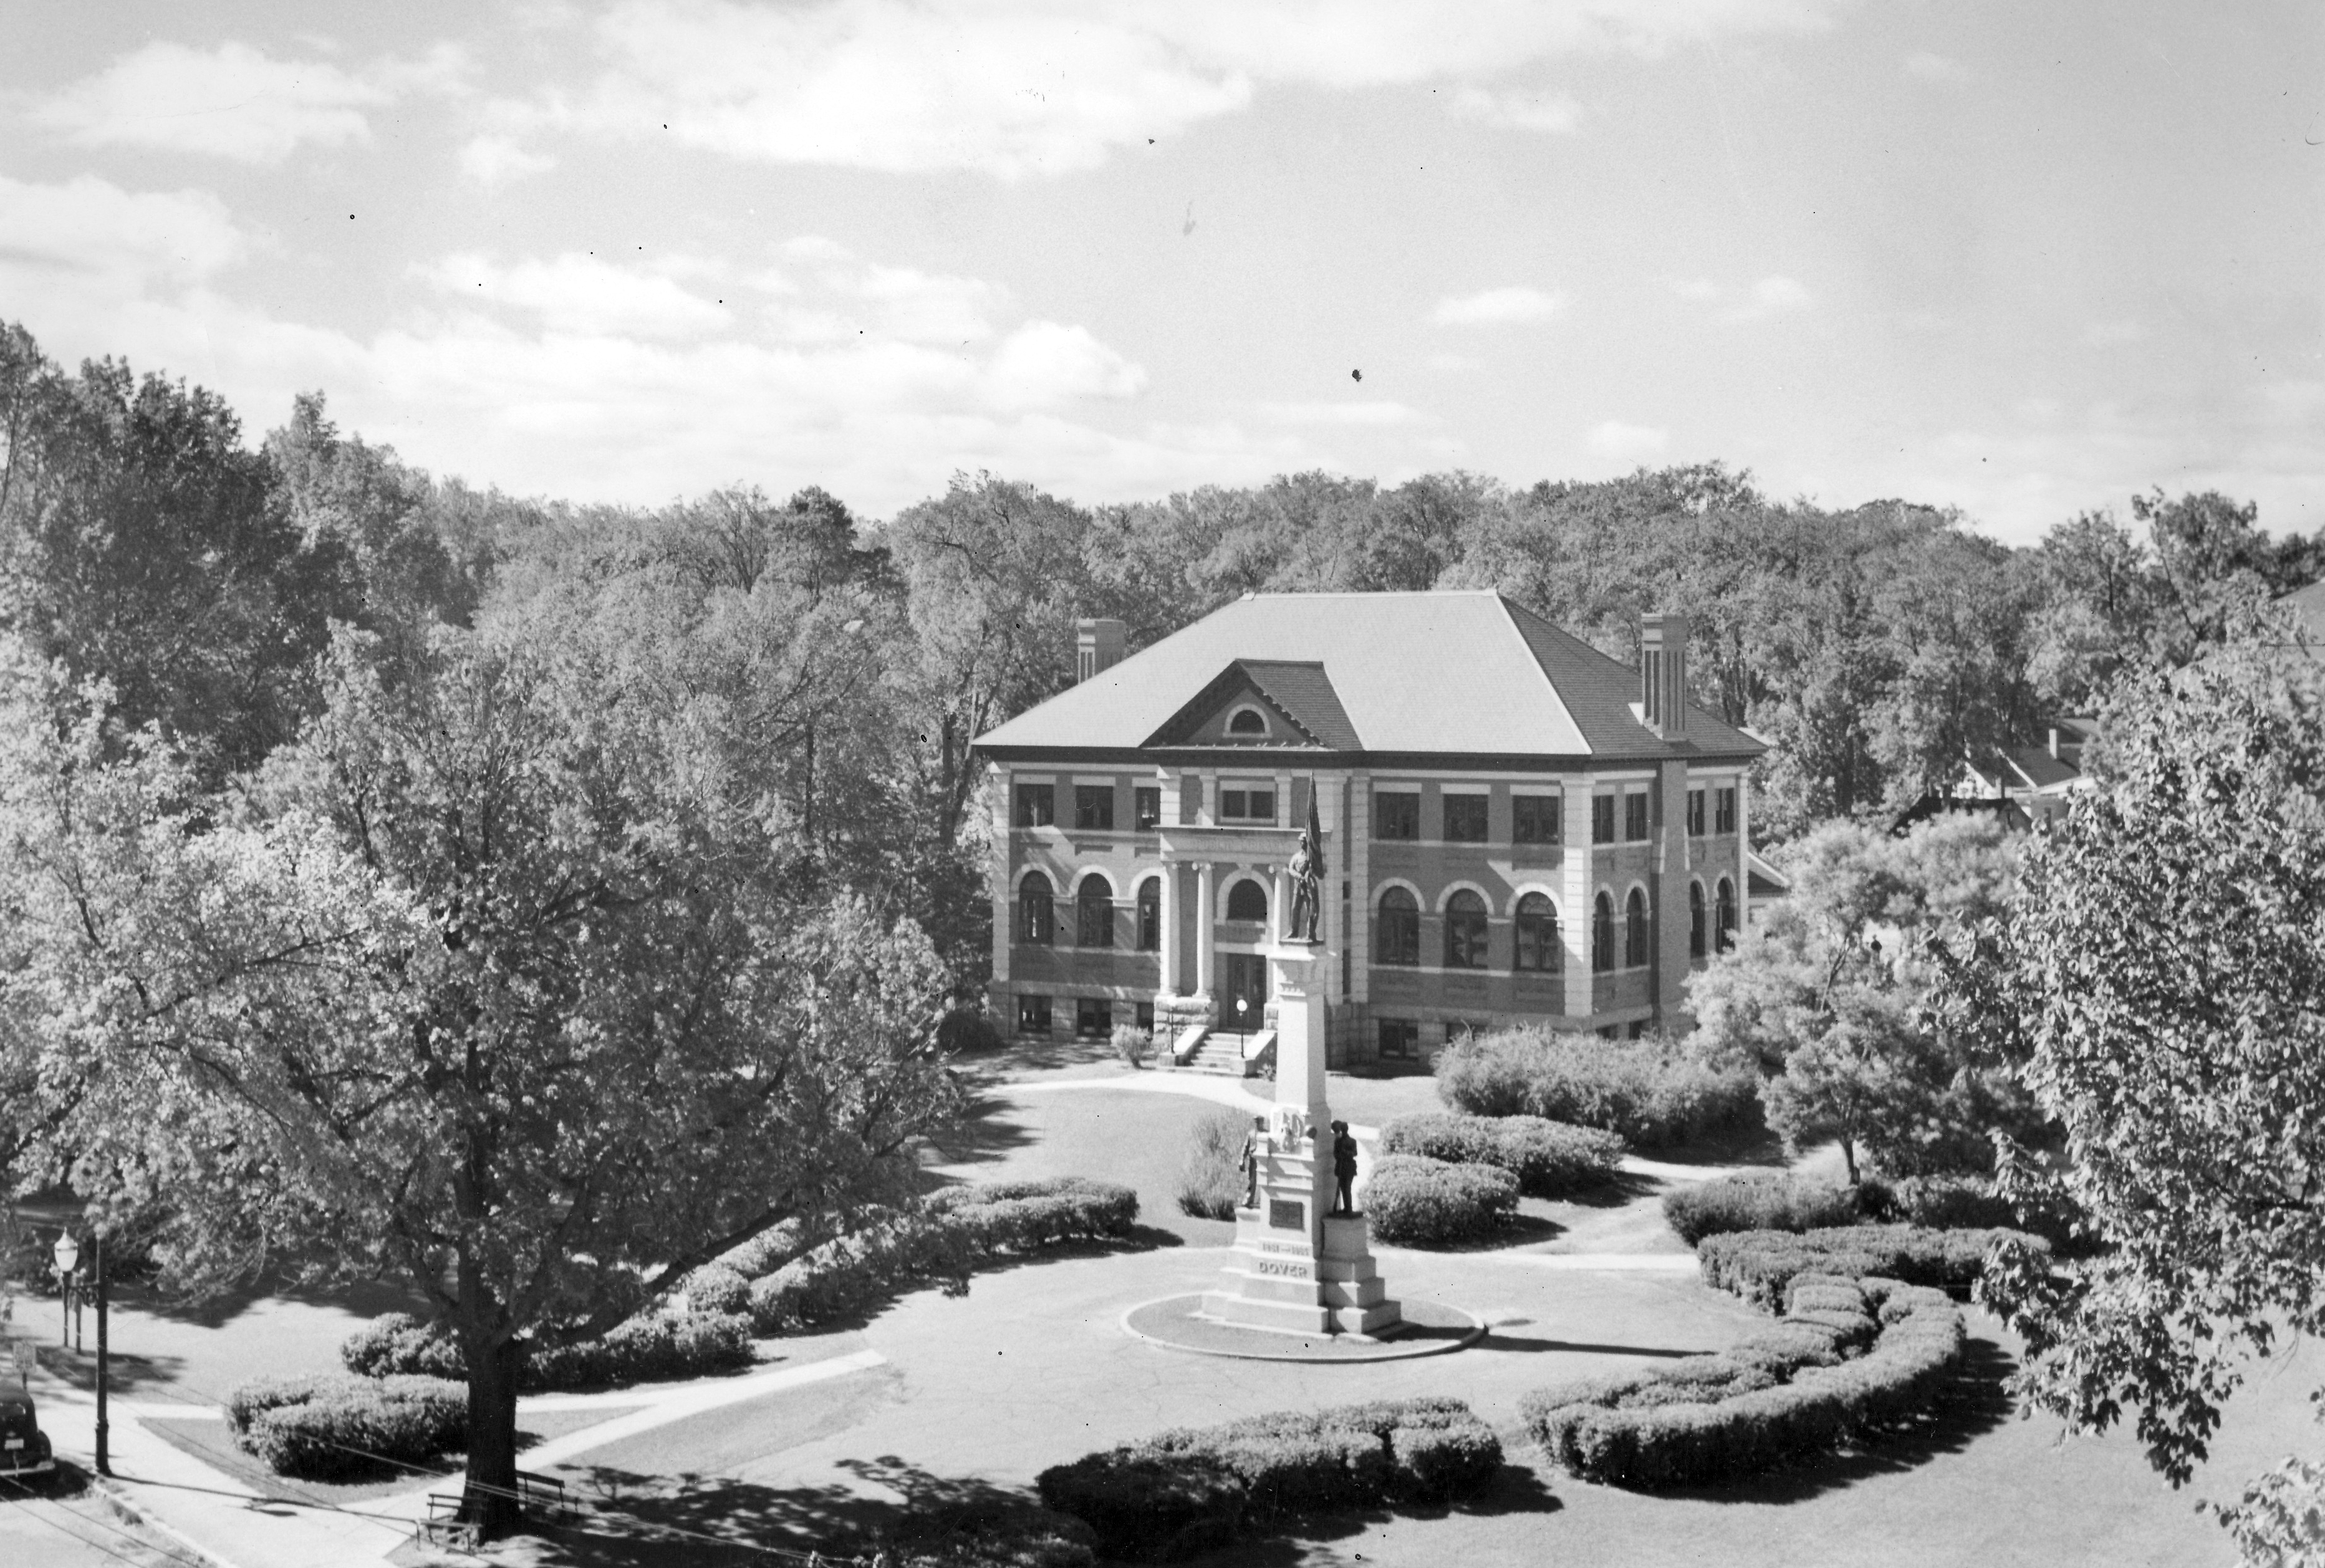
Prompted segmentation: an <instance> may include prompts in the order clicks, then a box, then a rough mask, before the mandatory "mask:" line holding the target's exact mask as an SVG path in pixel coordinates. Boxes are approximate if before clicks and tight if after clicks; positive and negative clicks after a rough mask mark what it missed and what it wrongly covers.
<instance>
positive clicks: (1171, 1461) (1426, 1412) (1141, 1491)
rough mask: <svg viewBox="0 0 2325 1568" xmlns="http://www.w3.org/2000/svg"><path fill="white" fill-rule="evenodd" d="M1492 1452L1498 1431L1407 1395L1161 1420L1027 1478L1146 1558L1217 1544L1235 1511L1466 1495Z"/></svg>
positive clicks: (1126, 1550) (1125, 1549)
mask: <svg viewBox="0 0 2325 1568" xmlns="http://www.w3.org/2000/svg"><path fill="white" fill-rule="evenodd" d="M1501 1462H1502V1447H1501V1443H1500V1441H1499V1440H1498V1439H1497V1438H1496V1437H1495V1436H1494V1434H1493V1433H1492V1431H1491V1430H1490V1429H1488V1428H1487V1426H1486V1425H1485V1424H1484V1423H1482V1422H1480V1421H1479V1420H1478V1419H1477V1416H1475V1415H1472V1414H1471V1413H1470V1411H1469V1407H1468V1406H1466V1405H1464V1404H1462V1403H1460V1402H1459V1400H1453V1399H1414V1400H1406V1401H1401V1402H1389V1401H1385V1402H1381V1403H1378V1404H1371V1405H1350V1406H1340V1407H1338V1408H1336V1409H1330V1410H1319V1411H1312V1412H1299V1413H1286V1414H1283V1415H1261V1416H1254V1417H1251V1418H1249V1419H1247V1420H1243V1421H1234V1422H1229V1423H1228V1424H1226V1425H1224V1426H1212V1427H1203V1428H1200V1429H1182V1430H1180V1431H1174V1432H1165V1433H1160V1434H1159V1435H1157V1436H1154V1437H1151V1438H1148V1439H1146V1440H1144V1442H1141V1443H1125V1444H1124V1445H1122V1446H1121V1447H1119V1448H1114V1449H1109V1450H1107V1451H1105V1452H1099V1453H1093V1454H1088V1455H1087V1456H1085V1457H1083V1458H1081V1459H1079V1460H1077V1461H1074V1462H1073V1463H1072V1464H1068V1465H1059V1466H1056V1467H1054V1468H1052V1469H1050V1470H1047V1471H1042V1474H1041V1476H1040V1477H1039V1478H1038V1480H1036V1481H1035V1483H1034V1484H1035V1486H1036V1487H1037V1488H1038V1489H1039V1490H1040V1492H1041V1494H1042V1501H1043V1502H1044V1503H1045V1504H1047V1505H1048V1506H1049V1507H1051V1508H1055V1509H1057V1510H1059V1511H1060V1512H1061V1513H1069V1514H1072V1515H1075V1516H1076V1517H1079V1518H1080V1519H1082V1520H1083V1521H1084V1522H1086V1523H1087V1524H1088V1525H1089V1526H1090V1527H1091V1529H1092V1530H1093V1531H1094V1532H1095V1533H1096V1535H1097V1537H1098V1550H1099V1551H1100V1552H1102V1553H1104V1554H1107V1555H1109V1556H1116V1557H1125V1558H1130V1559H1133V1560H1137V1561H1149V1562H1152V1561H1160V1560H1163V1559H1166V1558H1170V1557H1176V1556H1186V1555H1189V1554H1191V1553H1192V1552H1195V1551H1198V1550H1203V1549H1206V1548H1209V1547H1210V1546H1214V1545H1220V1544H1222V1543H1223V1542H1224V1541H1225V1540H1226V1539H1227V1537H1228V1536H1231V1535H1232V1534H1233V1533H1234V1532H1235V1530H1236V1528H1237V1526H1238V1525H1239V1524H1240V1523H1241V1522H1243V1521H1244V1520H1246V1519H1247V1518H1248V1519H1254V1520H1260V1521H1267V1520H1273V1519H1274V1518H1276V1517H1281V1516H1283V1515H1285V1514H1298V1513H1306V1512H1311V1511H1316V1510H1323V1509H1339V1508H1362V1507H1367V1506H1374V1505H1378V1504H1382V1503H1397V1502H1442V1501H1446V1500H1449V1499H1451V1498H1460V1497H1468V1496H1470V1495H1473V1494H1474V1493H1476V1492H1477V1491H1478V1490H1480V1489H1483V1488H1484V1487H1486V1486H1487V1485H1488V1484H1490V1483H1491V1482H1492V1480H1493V1477H1494V1472H1495V1471H1497V1470H1498V1469H1500V1468H1501Z"/></svg>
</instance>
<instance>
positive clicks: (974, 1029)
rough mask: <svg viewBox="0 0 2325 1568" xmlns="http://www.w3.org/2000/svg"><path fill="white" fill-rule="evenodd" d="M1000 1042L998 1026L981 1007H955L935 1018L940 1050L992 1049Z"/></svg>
mask: <svg viewBox="0 0 2325 1568" xmlns="http://www.w3.org/2000/svg"><path fill="white" fill-rule="evenodd" d="M1000 1044H1001V1030H1000V1027H999V1025H996V1024H995V1023H994V1021H993V1015H992V1014H990V1013H988V1012H987V1011H986V1010H985V1009H984V1008H982V1007H955V1008H954V1009H953V1010H952V1011H950V1012H949V1013H947V1014H946V1015H945V1016H943V1017H941V1018H940V1019H938V1020H937V1049H938V1050H940V1051H943V1052H947V1053H950V1052H955V1051H993V1050H997V1049H999V1047H1000Z"/></svg>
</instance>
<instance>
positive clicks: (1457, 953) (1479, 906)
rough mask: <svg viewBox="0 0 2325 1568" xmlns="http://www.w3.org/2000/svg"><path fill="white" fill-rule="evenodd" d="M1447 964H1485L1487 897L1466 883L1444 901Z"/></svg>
mask: <svg viewBox="0 0 2325 1568" xmlns="http://www.w3.org/2000/svg"><path fill="white" fill-rule="evenodd" d="M1445 967H1446V968H1447V969H1449V970H1482V969H1484V968H1485V967H1486V901H1485V900H1484V899H1482V898H1480V897H1478V896H1477V895H1476V894H1474V893H1472V892H1470V891H1469V890H1468V888H1466V887H1464V888H1462V889H1461V890H1460V891H1459V893H1456V894H1455V895H1453V896H1452V897H1450V898H1449V899H1447V900H1446V901H1445Z"/></svg>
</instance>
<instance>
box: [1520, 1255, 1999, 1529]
mask: <svg viewBox="0 0 2325 1568" xmlns="http://www.w3.org/2000/svg"><path fill="white" fill-rule="evenodd" d="M1798 1294H1799V1295H1800V1296H1801V1297H1802V1299H1804V1300H1811V1301H1815V1302H1818V1303H1822V1304H1818V1305H1809V1306H1803V1307H1802V1309H1801V1310H1799V1311H1798V1312H1796V1313H1792V1314H1791V1315H1788V1316H1787V1317H1786V1319H1785V1320H1784V1322H1783V1329H1782V1336H1783V1337H1781V1338H1779V1337H1777V1336H1764V1337H1762V1338H1761V1339H1759V1340H1758V1341H1746V1345H1744V1346H1739V1347H1738V1348H1737V1350H1731V1351H1728V1352H1726V1353H1724V1354H1721V1355H1716V1356H1690V1357H1688V1358H1686V1359H1681V1360H1678V1361H1672V1362H1670V1363H1667V1364H1666V1365H1664V1366H1662V1367H1656V1368H1652V1369H1647V1370H1645V1371H1642V1372H1637V1373H1633V1374H1630V1375H1628V1376H1626V1377H1619V1378H1598V1379H1593V1380H1591V1381H1589V1382H1587V1383H1579V1384H1569V1385H1567V1386H1565V1387H1557V1388H1549V1389H1542V1390H1539V1391H1537V1392H1535V1393H1533V1394H1531V1395H1528V1396H1526V1398H1525V1399H1524V1401H1522V1402H1521V1406H1520V1408H1521V1414H1522V1415H1523V1417H1524V1421H1525V1424H1526V1428H1527V1430H1528V1431H1529V1432H1530V1433H1532V1434H1533V1438H1534V1441H1536V1442H1537V1443H1541V1444H1542V1449H1543V1451H1544V1452H1547V1453H1548V1454H1549V1455H1550V1457H1551V1458H1552V1460H1553V1461H1556V1462H1557V1463H1558V1464H1559V1465H1560V1466H1561V1468H1562V1469H1564V1470H1566V1471H1569V1472H1570V1473H1571V1474H1574V1475H1578V1476H1580V1477H1582V1478H1583V1479H1585V1480H1596V1481H1607V1482H1610V1483H1612V1484H1615V1485H1618V1486H1626V1487H1638V1488H1653V1487H1669V1486H1700V1485H1704V1484H1707V1483H1711V1482H1717V1481H1722V1480H1731V1479H1734V1478H1736V1477H1738V1476H1745V1475H1750V1474H1753V1473H1755V1472H1757V1471H1764V1470H1767V1469H1770V1468H1772V1467H1774V1466H1776V1465H1780V1464H1783V1463H1787V1462H1790V1461H1793V1460H1797V1459H1801V1458H1804V1457H1807V1456H1809V1455H1811V1454H1815V1453H1820V1452H1825V1451H1827V1450H1829V1449H1831V1448H1833V1447H1835V1446H1837V1445H1839V1444H1841V1443H1862V1442H1866V1441H1869V1440H1871V1439H1873V1438H1875V1437H1877V1436H1878V1435H1880V1434H1881V1433H1884V1432H1885V1431H1886V1430H1887V1429H1889V1428H1890V1427H1893V1426H1894V1425H1896V1424H1899V1423H1900V1422H1903V1421H1904V1420H1907V1419H1909V1418H1910V1417H1912V1416H1913V1415H1916V1414H1918V1413H1919V1412H1920V1411H1921V1410H1922V1409H1923V1408H1925V1407H1926V1406H1928V1404H1929V1403H1930V1401H1931V1398H1932V1397H1934V1396H1936V1395H1937V1393H1938V1392H1939V1391H1940V1390H1941V1388H1942V1387H1944V1386H1945V1384H1946V1382H1947V1380H1948V1379H1949V1378H1951V1377H1952V1375H1953V1372H1954V1370H1955V1369H1956V1368H1957V1367H1958V1366H1959V1364H1960V1361H1961V1353H1962V1344H1963V1338H1964V1336H1963V1330H1962V1318H1961V1312H1960V1310H1959V1308H1957V1307H1956V1306H1955V1305H1954V1304H1953V1302H1952V1301H1951V1300H1950V1298H1949V1297H1948V1296H1947V1295H1946V1294H1945V1293H1944V1292H1942V1291H1940V1290H1937V1289H1934V1288H1931V1287H1927V1286H1921V1285H1906V1284H1904V1283H1902V1282H1900V1281H1897V1280H1894V1279H1879V1278H1868V1279H1864V1280H1859V1281H1849V1280H1845V1279H1841V1278H1839V1277H1838V1276H1816V1277H1814V1278H1813V1279H1811V1280H1804V1281H1803V1282H1802V1285H1800V1287H1799V1291H1798ZM1853 1346H1865V1347H1867V1348H1865V1349H1863V1350H1862V1353H1861V1354H1857V1355H1856V1356H1854V1357H1852V1356H1851V1355H1850V1350H1851V1348H1852V1347H1853ZM1739 1352H1742V1353H1739Z"/></svg>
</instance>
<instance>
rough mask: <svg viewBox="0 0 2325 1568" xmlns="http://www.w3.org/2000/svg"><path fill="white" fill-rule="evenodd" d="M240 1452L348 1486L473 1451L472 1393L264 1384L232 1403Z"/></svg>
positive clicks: (234, 1396)
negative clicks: (398, 1468)
mask: <svg viewBox="0 0 2325 1568" xmlns="http://www.w3.org/2000/svg"><path fill="white" fill-rule="evenodd" d="M226 1416H227V1430H228V1431H230V1432H231V1433H233V1434H234V1441H235V1446H236V1447H237V1448H240V1449H241V1450H243V1451H244V1452H245V1453H250V1454H255V1455H256V1456H257V1457H258V1458H259V1459H260V1460H261V1461H264V1463H265V1465H266V1466H267V1468H268V1469H270V1470H272V1471H274V1472H275V1473H276V1474H277V1475H287V1476H294V1477H297V1478H298V1479H300V1480H345V1479H347V1478H348V1477H350V1476H361V1475H369V1474H372V1473H374V1472H375V1471H379V1470H381V1469H382V1468H386V1467H392V1466H394V1465H396V1464H423V1463H425V1462H427V1461H430V1460H432V1459H434V1458H435V1457H436V1456H437V1455H439V1454H441V1453H445V1452H454V1451H458V1450H459V1449H463V1448H466V1447H467V1446H468V1389H467V1388H466V1387H464V1386H462V1385H460V1384H459V1383H454V1382H449V1381H448V1380H446V1379H444V1378H355V1377H347V1376H335V1375H330V1374H325V1375H323V1376H320V1377H305V1378H259V1379H256V1380H255V1381H253V1382H250V1383H245V1384H243V1385H241V1386H240V1387H236V1388H235V1389H234V1390H232V1391H231V1392H230V1393H229V1394H228V1395H227V1406H226Z"/></svg>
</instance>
